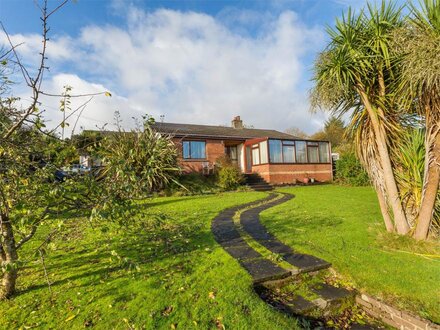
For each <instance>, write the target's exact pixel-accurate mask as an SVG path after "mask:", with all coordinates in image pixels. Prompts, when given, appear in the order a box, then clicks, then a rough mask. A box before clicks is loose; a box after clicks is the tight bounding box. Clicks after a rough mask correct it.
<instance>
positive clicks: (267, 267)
mask: <svg viewBox="0 0 440 330" xmlns="http://www.w3.org/2000/svg"><path fill="white" fill-rule="evenodd" d="M240 264H241V266H242V267H243V268H244V269H246V270H247V272H248V273H249V274H250V275H251V276H252V279H253V280H254V283H263V282H266V281H272V280H277V279H281V278H285V277H288V276H290V275H291V272H290V271H288V270H285V269H283V268H281V267H279V266H277V265H276V264H274V263H273V262H271V261H269V260H267V259H252V260H243V261H240Z"/></svg>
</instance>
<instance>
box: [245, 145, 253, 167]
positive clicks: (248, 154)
mask: <svg viewBox="0 0 440 330" xmlns="http://www.w3.org/2000/svg"><path fill="white" fill-rule="evenodd" d="M250 172H252V153H251V146H246V173H250Z"/></svg>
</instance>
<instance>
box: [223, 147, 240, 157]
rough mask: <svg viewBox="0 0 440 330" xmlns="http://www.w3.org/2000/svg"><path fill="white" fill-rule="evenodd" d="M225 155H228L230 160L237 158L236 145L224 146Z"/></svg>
mask: <svg viewBox="0 0 440 330" xmlns="http://www.w3.org/2000/svg"><path fill="white" fill-rule="evenodd" d="M226 155H228V157H229V158H230V159H231V160H237V159H238V155H237V147H236V146H230V147H226Z"/></svg>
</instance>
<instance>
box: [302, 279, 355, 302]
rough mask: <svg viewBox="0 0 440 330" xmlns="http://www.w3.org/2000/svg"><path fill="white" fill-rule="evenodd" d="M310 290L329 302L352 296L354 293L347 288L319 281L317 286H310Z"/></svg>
mask: <svg viewBox="0 0 440 330" xmlns="http://www.w3.org/2000/svg"><path fill="white" fill-rule="evenodd" d="M310 290H311V291H313V292H314V293H316V294H318V295H320V296H321V297H322V298H324V299H325V300H327V301H329V302H332V301H335V300H340V299H344V298H348V297H351V296H354V293H353V292H351V291H349V290H347V289H344V288H337V287H335V286H333V285H330V284H327V283H319V284H318V285H317V286H315V287H312V288H310Z"/></svg>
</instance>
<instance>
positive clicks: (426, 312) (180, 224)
mask: <svg viewBox="0 0 440 330" xmlns="http://www.w3.org/2000/svg"><path fill="white" fill-rule="evenodd" d="M282 191H288V192H291V193H294V194H295V195H296V198H294V199H293V200H291V201H288V202H287V203H285V204H282V205H279V206H276V207H274V208H271V209H268V210H266V211H264V212H263V213H262V218H263V221H264V223H265V224H266V226H268V227H269V229H270V231H272V232H273V233H274V234H276V235H277V236H278V237H279V238H280V239H281V240H282V241H284V242H285V243H287V244H289V245H291V246H292V247H294V248H295V249H296V250H298V251H301V252H306V253H311V254H314V255H316V256H318V257H322V258H323V259H325V260H327V261H330V262H332V263H333V266H334V268H335V269H336V270H337V271H338V273H339V274H340V275H341V278H340V279H339V280H338V284H340V285H344V286H345V285H350V284H352V285H354V286H355V287H356V288H358V289H360V290H361V291H365V292H368V293H370V294H372V295H375V296H377V297H379V298H383V299H386V300H387V301H390V302H392V303H394V304H395V305H398V306H400V307H403V308H405V309H408V310H412V311H415V312H417V313H419V314H420V315H421V316H423V317H427V318H429V319H431V320H433V321H435V322H439V320H440V310H439V300H440V299H439V297H440V294H439V287H438V283H439V282H440V272H439V271H438V270H439V268H440V267H439V266H440V264H439V261H438V259H435V258H433V257H429V256H426V255H437V256H438V255H439V252H440V249H439V244H438V243H435V242H428V243H415V242H414V241H412V240H410V239H408V238H403V237H397V236H394V235H390V234H386V233H385V231H384V228H383V224H382V221H381V216H380V212H379V209H378V207H377V202H376V199H375V195H374V192H373V191H372V190H371V189H370V188H348V187H340V186H313V187H297V188H284V189H282ZM265 196H267V194H265V193H257V192H241V193H223V194H216V195H208V196H206V195H205V196H187V197H161V198H154V199H151V200H148V201H145V202H143V203H140V204H139V206H138V210H137V215H138V216H137V217H135V218H131V219H127V223H128V224H129V225H128V226H120V225H118V224H108V223H107V224H105V223H96V224H94V226H93V227H91V226H90V225H89V224H88V222H87V221H86V219H83V218H74V219H69V220H68V221H66V222H65V228H64V230H63V231H62V235H57V236H55V238H54V240H53V241H52V243H51V244H50V245H49V248H50V249H49V251H48V253H47V255H46V257H45V264H46V266H47V270H48V281H49V282H50V283H51V289H50V290H49V288H48V285H47V281H46V279H45V276H44V271H43V267H42V264H41V260H40V259H39V258H38V257H36V256H35V253H34V252H35V248H36V247H37V246H38V245H39V244H40V243H41V241H42V240H43V239H44V238H45V237H46V235H47V234H48V233H49V232H50V231H51V230H52V229H53V228H55V227H56V224H53V225H51V226H49V225H45V226H44V227H42V228H40V229H41V230H40V231H39V232H38V237H37V239H36V240H35V241H33V242H32V243H31V244H30V245H29V246H27V247H26V248H25V250H24V251H22V254H21V257H22V259H23V260H25V261H26V262H25V263H24V266H23V269H22V272H21V275H20V278H19V285H18V290H19V292H18V293H17V295H16V296H15V297H14V299H12V300H10V301H4V302H0V313H1V316H2V317H1V318H0V329H28V328H36V329H64V328H72V329H77V328H84V327H93V328H94V329H109V328H110V329H153V328H161V329H173V328H177V329H222V328H223V326H224V327H225V328H226V329H230V328H233V329H285V328H289V329H291V328H297V327H298V326H297V322H296V320H295V319H293V318H290V317H287V316H286V315H283V314H281V313H279V312H276V311H275V310H274V309H272V308H271V307H269V306H268V305H267V304H266V303H264V302H263V301H262V300H261V299H260V298H259V297H258V296H257V294H256V293H255V292H254V290H253V288H252V281H251V277H250V276H249V275H248V274H247V273H246V271H245V270H243V269H242V268H241V267H240V266H239V264H238V263H237V262H236V261H235V260H233V259H232V257H230V256H229V255H228V254H227V253H226V252H225V251H224V250H223V249H222V248H221V247H220V246H219V245H218V244H217V243H216V242H215V240H214V238H213V236H212V234H211V231H210V225H211V221H212V219H213V218H214V217H215V215H216V214H218V213H219V212H220V211H221V210H223V209H225V208H227V207H231V206H235V205H239V204H244V203H247V202H250V201H254V200H257V199H261V198H264V197H265Z"/></svg>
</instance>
